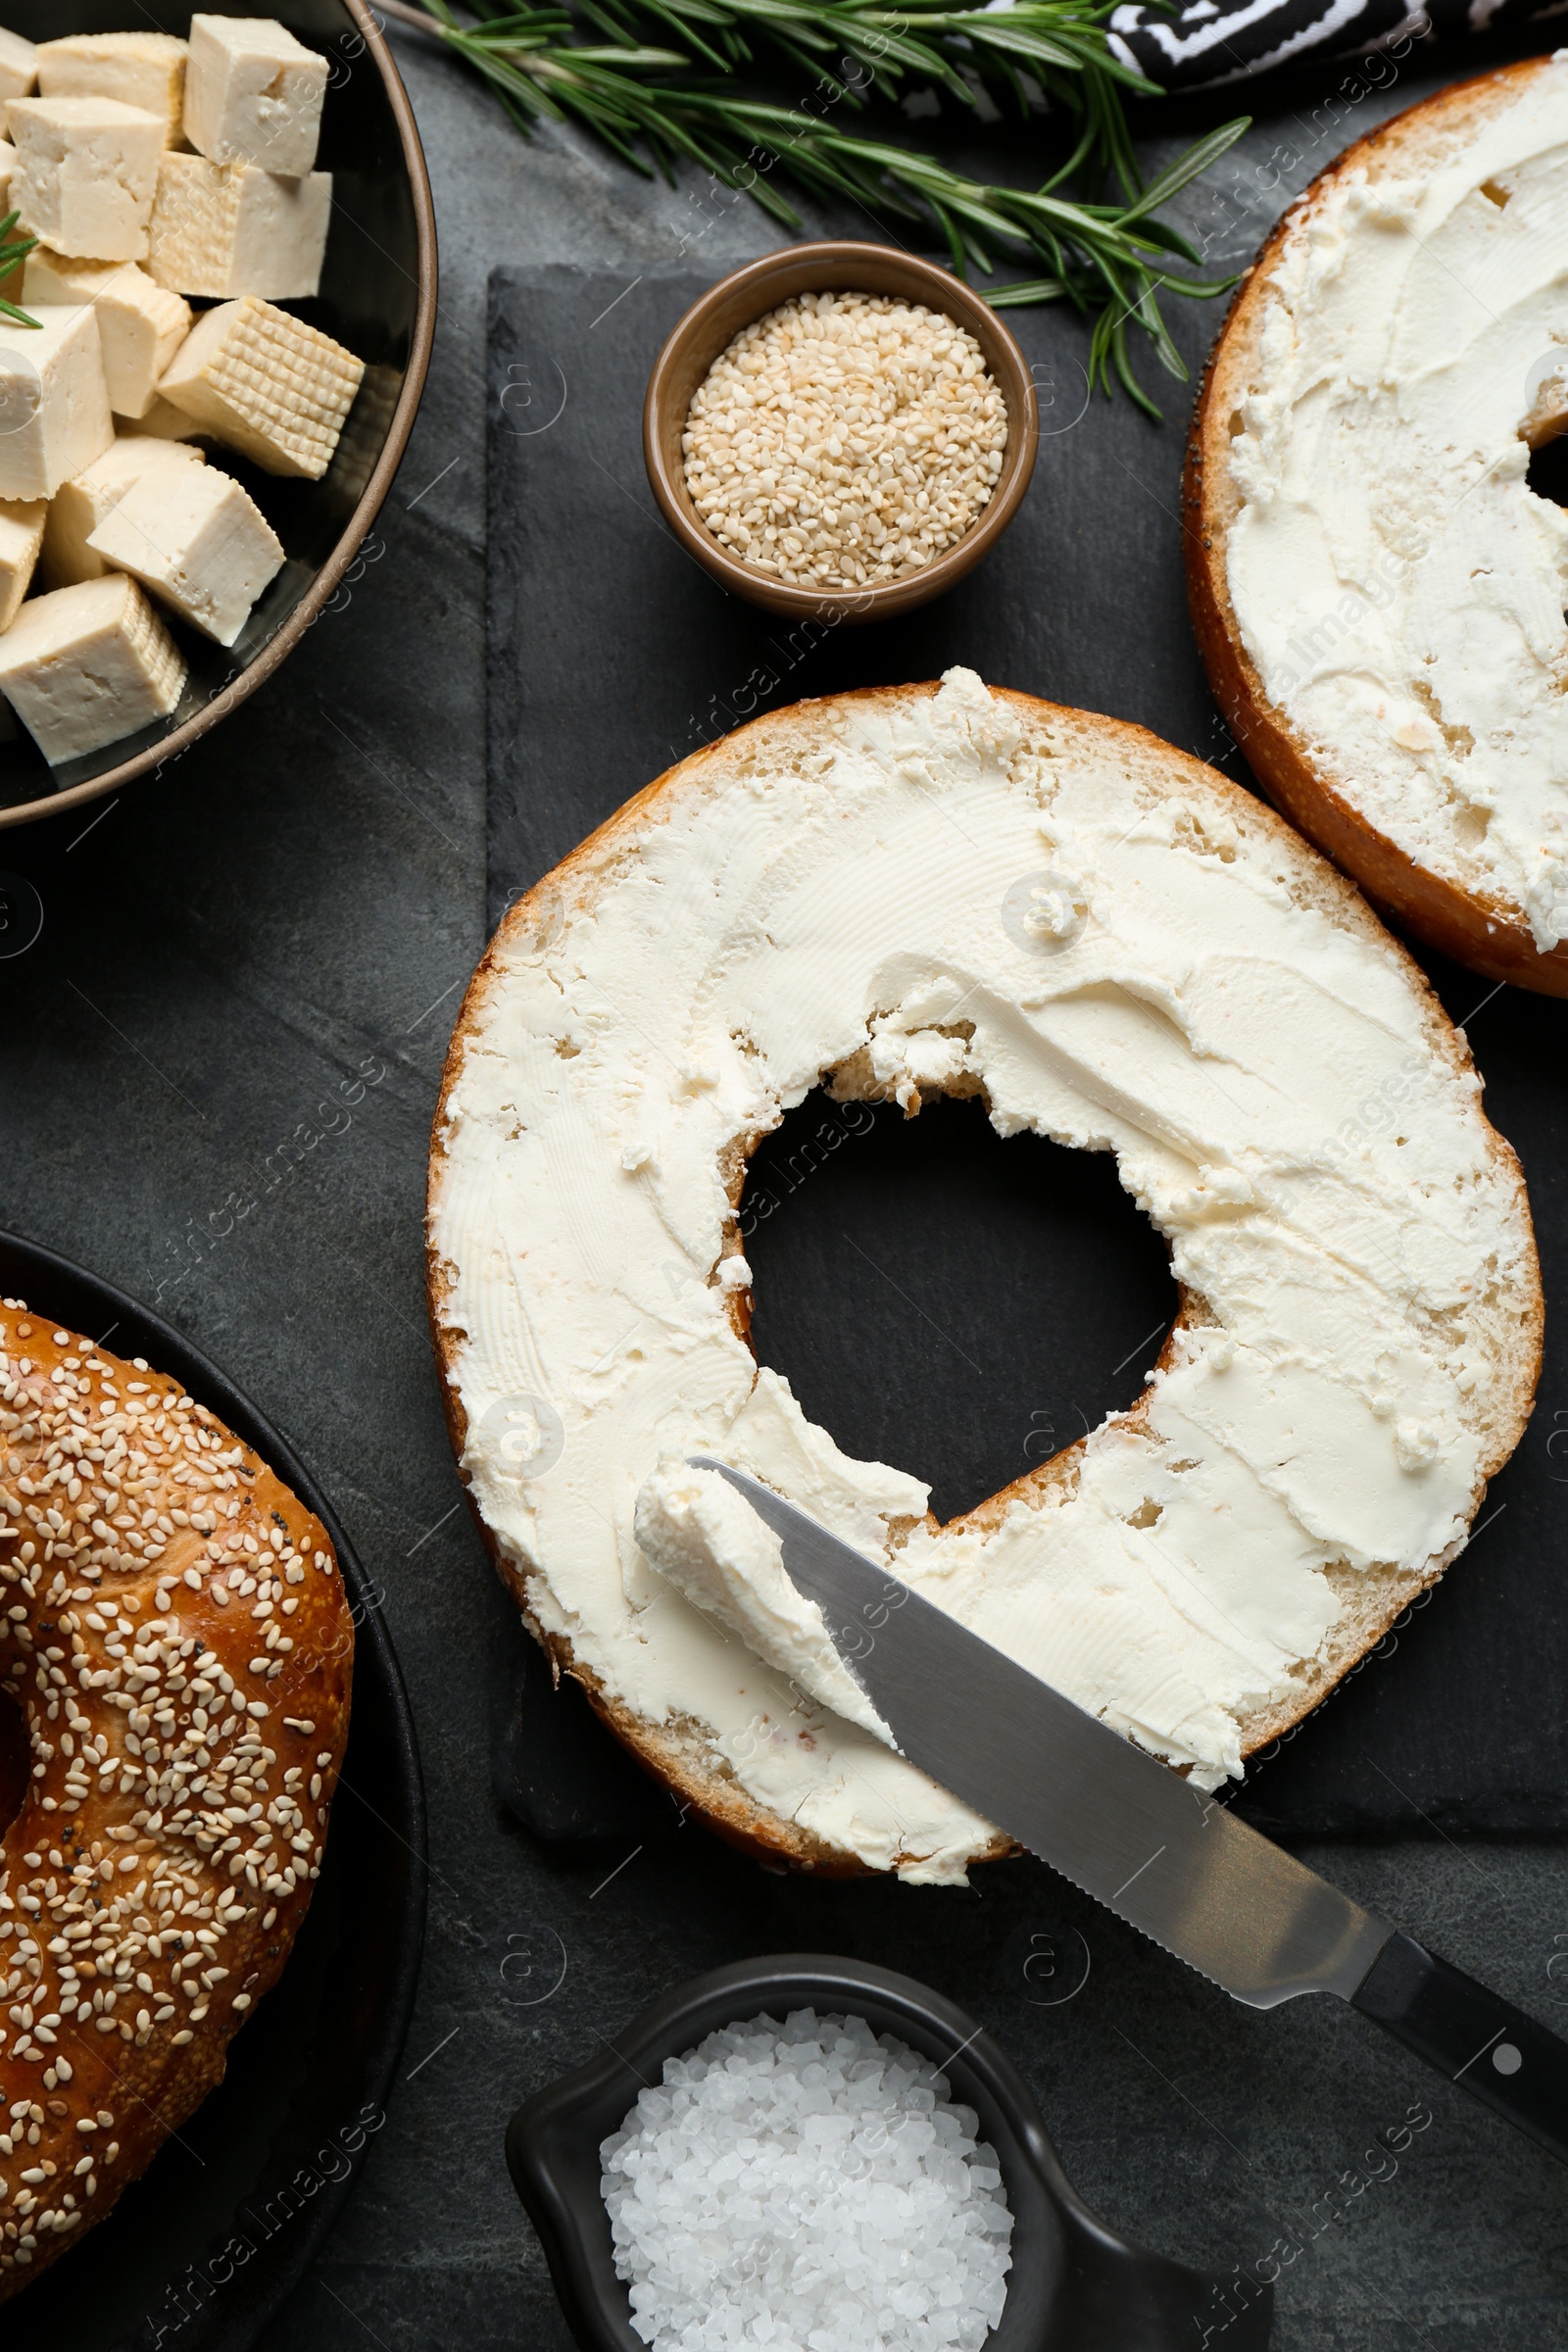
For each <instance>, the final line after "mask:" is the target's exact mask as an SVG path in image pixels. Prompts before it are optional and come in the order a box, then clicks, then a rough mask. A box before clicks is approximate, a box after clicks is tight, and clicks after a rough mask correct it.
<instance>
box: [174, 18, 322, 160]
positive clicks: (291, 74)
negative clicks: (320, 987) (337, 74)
mask: <svg viewBox="0 0 1568 2352" xmlns="http://www.w3.org/2000/svg"><path fill="white" fill-rule="evenodd" d="M326 75H327V66H326V60H325V58H324V57H319V56H318V55H317V54H316V51H315V50H314V49H307V48H306V47H305V45H304V43H303V42H302V41H297V40H296V39H295V38H294V35H293V34H292V33H291V32H289V31H288V30H286V29H285V27H284V26H283V25H279V24H277V23H276V22H275V21H274V20H273V19H272V18H270V17H192V19H191V21H190V64H189V66H188V67H187V69H186V73H185V136H186V138H187V139H189V141H190V143H191V145H192V146H193V147H194V148H196V149H198V151H199V152H200V153H201V154H203V155H205V156H210V157H211V159H212V161H213V162H214V163H215V164H260V165H261V166H262V168H263V170H264V171H267V172H281V173H282V174H283V175H284V176H285V177H286V178H290V179H298V178H301V177H303V175H304V174H305V173H306V172H309V171H311V170H312V168H313V167H314V165H315V163H316V149H317V143H318V141H319V138H320V134H321V102H322V100H323V99H324V98H325V96H326Z"/></svg>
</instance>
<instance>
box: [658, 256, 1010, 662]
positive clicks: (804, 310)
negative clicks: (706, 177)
mask: <svg viewBox="0 0 1568 2352" xmlns="http://www.w3.org/2000/svg"><path fill="white" fill-rule="evenodd" d="M1037 440H1038V419H1037V416H1036V409H1035V395H1034V382H1033V378H1032V377H1031V375H1030V372H1029V368H1028V364H1027V363H1026V361H1025V360H1024V357H1023V354H1022V353H1021V352H1020V351H1019V349H1018V346H1017V344H1016V343H1015V342H1014V340H1013V338H1012V336H1011V335H1010V334H1009V333H1008V331H1007V329H1006V328H1005V326H1004V324H1003V323H1002V320H1001V319H999V318H998V316H997V314H996V312H995V311H993V310H992V309H991V308H990V307H989V306H988V305H987V304H986V303H985V302H984V301H982V300H981V298H980V296H979V295H977V294H976V293H974V292H973V291H972V289H971V288H970V287H968V286H966V285H965V284H964V283H963V282H962V280H961V279H960V278H956V277H955V276H954V275H953V274H952V273H951V271H949V270H943V269H939V268H938V267H937V265H936V264H935V263H932V262H924V261H920V260H919V259H917V258H916V257H915V256H914V255H912V254H907V253H900V252H897V251H895V250H894V249H893V248H891V247H889V246H885V245H870V244H859V243H855V242H852V241H848V240H827V241H822V242H818V243H812V244H804V245H792V246H787V247H786V248H784V250H783V251H781V252H779V253H771V254H767V255H764V257H763V258H762V259H761V260H760V261H758V262H751V263H749V264H747V266H746V267H745V268H744V269H741V270H734V271H732V272H731V274H730V275H729V276H727V277H724V278H721V279H720V280H719V282H718V284H717V285H715V286H713V287H711V288H710V290H709V292H708V293H707V294H705V295H703V297H702V298H701V300H700V301H698V302H696V303H694V304H693V306H692V308H691V309H690V310H689V311H688V312H687V313H686V315H685V317H684V318H683V319H681V320H680V322H679V324H678V325H677V326H676V327H675V329H674V331H673V333H672V334H671V335H670V337H669V339H668V341H667V342H666V343H665V345H664V347H663V350H662V352H661V353H660V355H659V358H658V360H657V361H656V363H655V366H654V371H653V374H652V375H651V377H650V378H649V383H648V395H647V399H646V401H645V404H644V408H643V456H644V459H645V462H646V464H647V467H648V478H649V482H650V484H651V485H652V488H653V492H654V495H655V497H656V498H657V499H658V501H659V504H660V507H661V508H662V512H663V515H664V518H665V520H666V521H667V522H668V524H669V526H670V528H671V530H672V531H673V532H674V533H675V535H676V537H677V538H678V539H679V541H680V543H681V545H682V546H683V547H684V548H685V549H686V550H687V552H688V553H689V554H690V555H692V556H695V557H696V559H697V561H698V562H699V563H700V564H703V565H704V566H705V568H706V569H707V570H709V571H710V572H711V573H712V575H713V577H714V578H715V579H716V580H717V581H718V583H719V585H720V586H721V587H722V588H725V589H727V590H728V591H730V592H731V593H733V594H735V595H737V596H743V597H745V598H746V599H747V600H748V601H749V602H750V603H752V604H757V605H761V606H763V607H765V608H766V609H767V610H768V611H770V612H774V613H788V614H790V615H792V616H797V617H798V616H803V615H806V614H811V615H814V616H816V617H819V618H823V619H827V620H830V621H851V622H854V621H867V620H885V619H887V618H888V617H889V616H890V615H891V614H893V613H905V612H907V611H909V610H910V608H911V607H913V606H915V605H921V604H925V603H926V602H928V600H929V599H930V598H932V597H934V596H940V595H941V594H942V592H943V591H944V590H945V589H947V588H951V587H952V585H953V584H954V582H955V581H956V580H957V579H960V578H961V577H962V576H963V574H964V573H965V572H967V571H969V570H970V569H972V567H973V566H974V565H975V564H978V563H979V562H980V560H981V558H982V557H983V556H984V555H985V554H987V552H988V551H989V550H990V549H991V548H992V547H993V546H995V544H996V542H997V540H998V539H999V538H1000V537H1001V535H1002V533H1003V532H1004V531H1005V529H1006V527H1007V524H1008V523H1009V522H1010V521H1011V519H1012V517H1013V515H1014V514H1015V513H1016V512H1017V509H1018V505H1019V502H1020V501H1021V499H1022V497H1023V494H1024V492H1025V490H1026V489H1027V488H1028V486H1029V477H1030V475H1031V473H1032V472H1033V471H1034V463H1035V451H1036V446H1037Z"/></svg>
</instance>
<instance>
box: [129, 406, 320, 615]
mask: <svg viewBox="0 0 1568 2352" xmlns="http://www.w3.org/2000/svg"><path fill="white" fill-rule="evenodd" d="M164 446H166V447H168V448H177V447H178V446H179V444H178V443H177V442H170V443H167V444H165V445H164ZM87 544H88V546H89V547H90V548H91V549H92V551H93V553H94V554H95V555H99V556H102V557H103V559H104V561H105V563H106V564H113V565H114V567H115V569H116V570H117V571H128V572H129V573H130V574H131V576H132V578H133V579H138V580H140V582H141V583H142V586H143V587H144V588H150V589H152V591H153V593H154V594H155V595H156V596H160V597H162V599H163V600H164V602H165V604H167V605H172V607H173V609H174V611H175V612H176V613H178V614H179V616H180V618H181V619H182V620H188V621H189V622H190V623H191V626H192V627H193V628H197V629H200V630H201V631H202V632H203V634H204V635H205V636H208V637H212V638H216V640H217V642H218V643H219V644H220V645H232V644H233V642H234V640H235V638H236V637H237V636H238V635H239V633H240V630H241V629H242V628H243V627H244V626H245V623H246V621H247V620H248V619H249V617H250V611H251V607H252V606H253V605H254V604H255V602H256V599H257V598H258V597H259V596H260V595H261V593H262V590H263V589H264V588H265V587H266V586H267V583H268V581H269V580H270V579H273V578H274V577H275V576H276V574H277V573H278V572H279V571H280V570H281V568H282V564H283V543H282V541H281V540H280V539H279V538H278V537H277V534H276V533H275V532H274V530H273V529H272V526H271V524H270V522H269V521H268V519H267V516H266V515H264V514H263V513H262V510H261V508H260V507H259V506H258V505H257V504H256V501H255V500H254V499H253V498H252V496H251V494H250V492H249V491H248V490H243V489H241V487H240V485H239V483H238V482H236V481H235V480H234V478H233V476H232V475H231V474H227V473H220V471H219V470H218V467H217V466H191V465H185V466H177V465H176V466H174V467H173V468H172V470H170V469H168V468H166V469H165V470H164V472H163V473H162V474H157V473H145V474H143V475H142V476H141V477H140V479H139V480H137V481H135V482H132V484H131V485H130V488H129V489H128V490H126V492H125V493H124V495H123V497H122V498H120V499H118V500H117V501H116V503H115V505H114V506H113V507H112V508H111V509H110V511H109V513H108V514H107V515H105V517H104V519H103V521H102V522H101V523H100V524H99V525H98V528H97V529H96V530H95V531H94V532H93V534H92V536H91V538H90V539H89V540H88V542H87Z"/></svg>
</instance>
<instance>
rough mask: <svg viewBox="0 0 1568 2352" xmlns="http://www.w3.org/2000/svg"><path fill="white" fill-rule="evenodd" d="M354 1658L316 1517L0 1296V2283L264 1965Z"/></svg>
mask: <svg viewBox="0 0 1568 2352" xmlns="http://www.w3.org/2000/svg"><path fill="white" fill-rule="evenodd" d="M353 1651H354V1635H353V1628H352V1624H351V1621H350V1616H349V1609H348V1603H347V1601H346V1599H345V1596H344V1592H343V1580H342V1578H341V1576H340V1575H339V1574H338V1570H337V1563H336V1561H335V1559H334V1557H333V1553H332V1545H331V1544H330V1542H329V1540H328V1538H327V1535H326V1531H325V1529H324V1528H323V1527H322V1526H321V1524H320V1522H319V1520H318V1519H316V1518H315V1517H314V1516H313V1514H312V1513H311V1512H309V1511H308V1510H306V1508H305V1507H304V1505H303V1504H302V1503H301V1502H300V1501H299V1500H298V1499H297V1498H296V1497H295V1496H294V1495H291V1494H290V1493H289V1492H288V1490H287V1489H286V1488H285V1487H284V1486H282V1485H281V1484H280V1482H279V1481H278V1480H277V1478H275V1477H274V1476H273V1474H272V1472H271V1471H270V1470H269V1469H268V1467H267V1465H266V1464H265V1463H264V1462H262V1461H260V1460H258V1458H257V1457H256V1455H255V1454H253V1453H252V1452H251V1451H250V1449H249V1448H248V1447H247V1446H243V1445H241V1444H240V1442H239V1441H238V1439H236V1438H235V1437H233V1436H232V1434H231V1433H230V1432H229V1431H228V1430H226V1429H225V1428H224V1427H223V1425H222V1424H221V1422H220V1421H219V1420H218V1419H217V1417H216V1415H214V1414H213V1413H211V1412H209V1411H208V1410H207V1408H206V1407H205V1406H203V1405H199V1404H196V1403H194V1402H193V1401H192V1399H191V1398H190V1397H188V1396H186V1395H185V1394H184V1392H183V1390H182V1389H181V1387H180V1385H179V1383H178V1382H176V1381H173V1380H170V1379H168V1378H166V1377H165V1376H164V1375H162V1374H160V1373H158V1372H155V1371H151V1370H149V1368H148V1366H147V1365H146V1364H145V1363H143V1362H142V1361H141V1360H140V1359H139V1358H138V1359H137V1360H136V1361H135V1362H133V1363H126V1362H123V1360H122V1359H121V1358H119V1357H118V1356H114V1355H111V1354H109V1353H108V1352H107V1351H106V1350H105V1349H103V1348H97V1347H95V1346H94V1345H93V1343H92V1342H91V1341H90V1340H85V1339H81V1338H79V1337H78V1336H77V1335H76V1334H75V1333H73V1332H70V1331H64V1330H60V1329H58V1328H57V1327H56V1326H55V1325H54V1324H52V1323H50V1322H48V1321H47V1320H45V1319H44V1318H43V1317H41V1316H37V1315H33V1314H30V1313H29V1312H28V1310H27V1308H26V1307H25V1305H24V1304H23V1302H22V1301H21V1300H20V1299H4V1300H0V1689H3V1691H4V1692H5V1693H6V1694H7V1696H8V1698H9V1699H10V1700H11V1701H14V1702H15V1704H16V1707H17V1708H18V1709H19V1710H20V1714H21V1718H22V1729H23V1737H24V1740H25V1757H26V1766H25V1779H24V1784H23V1788H22V1789H21V1790H19V1789H17V1788H16V1787H15V1785H13V1786H12V1789H11V1793H12V1795H13V1797H17V1796H19V1795H20V1810H15V1808H14V1807H13V1810H15V1818H14V1819H11V1820H10V1822H9V1826H8V1827H7V1829H6V1831H5V1835H4V1839H3V1841H0V2301H3V2300H4V2299H5V2298H6V2297H7V2296H9V2295H13V2294H15V2293H17V2292H18V2291H19V2290H20V2289H21V2288H22V2287H24V2286H25V2285H27V2284H28V2282H29V2281H30V2280H31V2279H33V2278H36V2277H37V2276H38V2274H39V2272H40V2271H41V2270H42V2269H43V2268H44V2267H45V2266H46V2265H47V2264H48V2263H50V2262H52V2261H54V2260H55V2259H56V2258H57V2257H58V2256H59V2255H61V2254H63V2253H65V2252H66V2251H67V2249H68V2248H69V2247H71V2246H73V2245H74V2244H75V2243H76V2242H77V2241H78V2239H79V2238H80V2237H81V2236H82V2235H83V2234H84V2232H85V2230H86V2229H88V2228H90V2227H91V2225H92V2224H93V2223H94V2222H97V2221H102V2220H103V2218H104V2216H105V2215H106V2214H107V2213H108V2212H109V2211H110V2210H111V2208H112V2207H113V2206H114V2204H115V2201H116V2199H117V2198H118V2197H119V2196H120V2194H121V2192H122V2190H123V2189H124V2188H126V2187H128V2186H129V2184H130V2182H131V2181H132V2180H135V2179H136V2178H137V2176H138V2175H139V2174H140V2173H142V2172H144V2171H145V2170H146V2168H147V2166H148V2165H149V2164H150V2163H151V2162H152V2160H153V2158H154V2156H156V2154H157V2153H158V2150H159V2148H160V2147H161V2146H162V2145H163V2143H164V2141H165V2139H166V2138H168V2136H169V2134H170V2133H171V2132H172V2131H177V2130H178V2128H179V2126H180V2125H181V2124H182V2123H183V2122H184V2121H185V2119H186V2117H187V2116H188V2115H190V2114H191V2113H192V2112H193V2111H194V2110H195V2108H196V2107H198V2106H199V2105H200V2103H201V2101H202V2100H203V2099H204V2098H205V2097H206V2096H207V2093H208V2092H209V2091H210V2090H211V2089H212V2088H213V2087H214V2086H215V2084H217V2083H218V2082H221V2080H222V2076H223V2071H224V2067H225V2065H226V2063H227V2057H228V2044H229V2041H230V2039H231V2037H232V2035H233V2034H235V2033H237V2032H238V2030H239V2028H240V2027H241V2026H242V2025H243V2024H244V2023H245V2021H246V2019H247V2018H248V2017H249V2016H250V2015H251V2013H252V2012H253V2011H254V2009H255V2006H256V2003H257V2002H258V2001H260V2000H261V1999H262V1997H263V1995H264V1994H265V1993H267V1992H268V1991H269V1990H270V1987H271V1986H272V1985H273V1984H274V1983H275V1982H276V1980H277V1978H278V1976H279V1974H280V1972H281V1970H282V1968H283V1965H284V1962H285V1961H286V1960H287V1958H288V1954H289V1949H290V1947H291V1945H292V1943H293V1941H294V1937H295V1935H296V1933H297V1932H298V1929H299V1926H300V1923H301V1921H302V1920H303V1918H304V1916H305V1911H306V1907H307V1905H308V1904H309V1902H310V1899H311V1890H312V1887H313V1886H314V1885H315V1882H316V1880H317V1878H318V1876H319V1869H320V1862H321V1854H322V1850H323V1842H324V1839H325V1836H326V1822H327V1811H328V1807H329V1805H330V1802H331V1797H332V1791H333V1789H334V1787H335V1785H336V1781H337V1775H338V1767H339V1765H340V1764H341V1762H342V1757H343V1748H344V1743H345V1740H346V1738H347V1732H348V1720H349V1694H350V1679H351V1669H352V1661H353ZM14 1731H15V1724H14V1722H13V1723H12V1725H10V1726H9V1727H8V1732H9V1733H13V1734H14ZM7 1744H9V1745H10V1746H11V1747H15V1746H16V1745H17V1741H16V1740H15V1739H14V1738H10V1739H9V1740H8V1742H7Z"/></svg>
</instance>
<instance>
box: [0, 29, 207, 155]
mask: <svg viewBox="0 0 1568 2352" xmlns="http://www.w3.org/2000/svg"><path fill="white" fill-rule="evenodd" d="M37 61H38V87H39V90H40V91H41V92H42V94H43V96H44V97H45V98H118V99H119V100H120V103H121V105H122V106H139V107H140V108H141V109H142V111H143V113H144V114H149V115H156V116H157V117H158V118H159V120H160V122H161V123H163V126H164V145H165V146H166V147H175V146H178V145H180V144H181V143H182V142H183V140H184V136H185V44H184V42H183V41H181V40H176V39H175V37H174V35H173V34H172V32H73V33H70V34H68V35H67V37H66V39H64V40H63V41H45V42H43V43H42V45H41V46H40V48H39V49H38V51H37ZM19 94H20V93H19Z"/></svg>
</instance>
